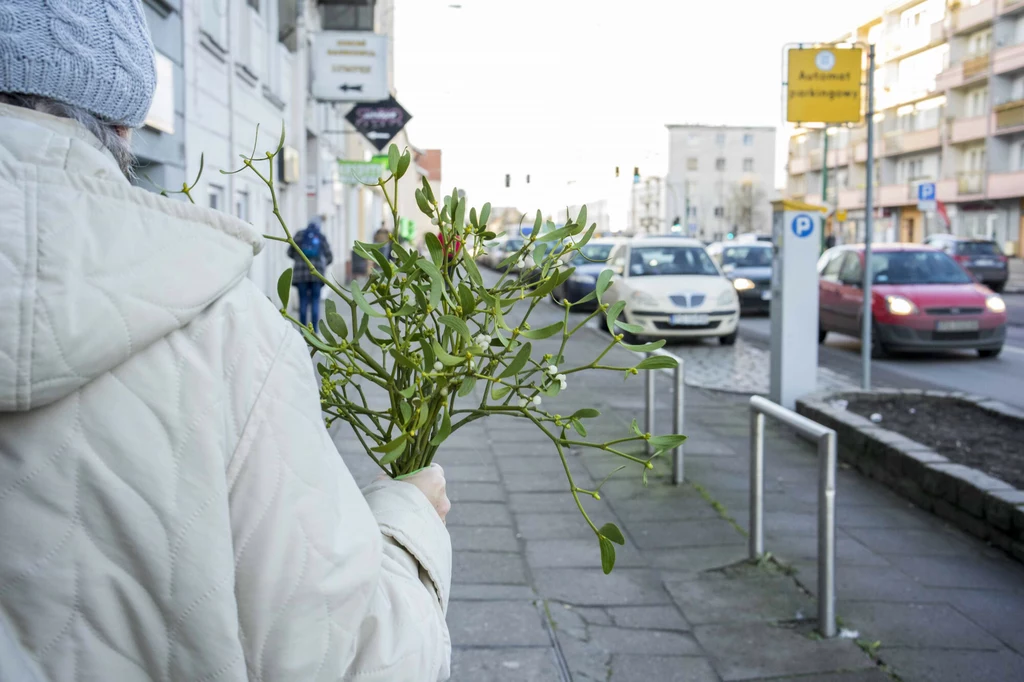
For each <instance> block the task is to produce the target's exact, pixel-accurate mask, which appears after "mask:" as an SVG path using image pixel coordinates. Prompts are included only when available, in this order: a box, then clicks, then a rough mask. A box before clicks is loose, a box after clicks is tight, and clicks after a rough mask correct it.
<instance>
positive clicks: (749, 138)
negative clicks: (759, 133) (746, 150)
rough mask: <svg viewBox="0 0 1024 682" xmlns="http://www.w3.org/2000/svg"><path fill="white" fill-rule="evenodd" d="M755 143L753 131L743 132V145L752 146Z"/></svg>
mask: <svg viewBox="0 0 1024 682" xmlns="http://www.w3.org/2000/svg"><path fill="white" fill-rule="evenodd" d="M753 144H754V135H753V133H744V134H743V146H744V147H750V146H752V145H753Z"/></svg>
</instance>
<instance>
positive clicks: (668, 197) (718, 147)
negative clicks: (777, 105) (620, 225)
mask: <svg viewBox="0 0 1024 682" xmlns="http://www.w3.org/2000/svg"><path fill="white" fill-rule="evenodd" d="M667 127H668V133H669V169H668V175H667V176H666V178H665V183H664V184H665V187H664V190H663V201H662V206H663V207H664V208H663V212H662V215H664V220H665V225H666V230H674V231H679V232H683V233H684V234H686V235H688V236H693V237H697V238H699V239H704V240H711V241H714V240H720V239H726V238H728V235H729V234H733V235H737V234H741V233H745V232H769V231H771V206H770V204H769V200H770V199H771V198H772V194H773V191H774V175H775V128H771V127H752V126H750V127H734V126H706V125H669V126H667ZM677 226H678V227H677Z"/></svg>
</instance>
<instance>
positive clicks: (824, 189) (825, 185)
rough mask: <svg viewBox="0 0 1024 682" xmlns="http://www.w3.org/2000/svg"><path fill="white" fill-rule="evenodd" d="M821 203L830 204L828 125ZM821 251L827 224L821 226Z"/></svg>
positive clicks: (822, 165)
mask: <svg viewBox="0 0 1024 682" xmlns="http://www.w3.org/2000/svg"><path fill="white" fill-rule="evenodd" d="M821 205H822V206H828V126H825V144H824V149H823V150H822V153H821ZM819 246H820V248H821V253H824V252H825V226H824V225H822V226H821V244H820V245H819Z"/></svg>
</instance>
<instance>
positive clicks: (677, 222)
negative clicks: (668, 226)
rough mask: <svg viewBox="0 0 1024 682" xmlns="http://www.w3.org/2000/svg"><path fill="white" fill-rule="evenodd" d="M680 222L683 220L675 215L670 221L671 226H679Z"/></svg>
mask: <svg viewBox="0 0 1024 682" xmlns="http://www.w3.org/2000/svg"><path fill="white" fill-rule="evenodd" d="M682 223H683V221H682V220H681V219H680V218H679V216H676V219H675V220H673V221H672V227H679V226H680V225H682Z"/></svg>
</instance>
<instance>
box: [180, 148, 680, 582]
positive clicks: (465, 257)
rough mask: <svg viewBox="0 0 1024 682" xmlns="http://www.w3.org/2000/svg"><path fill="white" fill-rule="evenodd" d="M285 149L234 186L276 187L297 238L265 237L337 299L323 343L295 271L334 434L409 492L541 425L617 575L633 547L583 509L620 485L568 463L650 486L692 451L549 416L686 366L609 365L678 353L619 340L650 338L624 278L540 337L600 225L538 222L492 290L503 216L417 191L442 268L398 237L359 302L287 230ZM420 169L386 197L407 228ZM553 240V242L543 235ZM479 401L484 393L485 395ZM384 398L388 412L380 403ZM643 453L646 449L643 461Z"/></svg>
mask: <svg viewBox="0 0 1024 682" xmlns="http://www.w3.org/2000/svg"><path fill="white" fill-rule="evenodd" d="M257 132H258V131H257ZM283 146H284V131H283V130H282V133H281V140H280V143H279V144H278V147H277V150H275V151H273V152H267V153H265V154H264V155H263V156H262V157H256V156H255V148H254V151H253V153H252V154H250V155H249V156H248V157H243V166H242V167H241V168H239V169H237V170H235V171H231V172H234V173H237V172H241V171H245V170H248V171H251V172H252V173H255V174H256V175H257V176H258V177H259V178H260V180H262V181H263V182H264V183H265V184H266V186H267V187H268V189H269V190H270V195H271V198H272V200H273V206H274V215H275V216H276V217H277V219H278V222H279V224H280V226H281V230H282V232H283V236H282V235H265V236H266V238H267V239H270V240H274V241H279V242H285V243H288V244H290V245H292V246H293V247H295V251H296V253H298V254H299V256H300V257H301V258H302V259H303V261H304V266H303V265H300V266H299V267H308V268H309V269H310V271H311V272H312V273H313V274H314V276H315V277H317V278H319V279H320V280H321V281H322V282H323V283H324V285H326V286H327V287H328V288H329V289H330V291H331V292H333V294H334V297H336V299H337V301H335V300H333V298H331V299H329V300H328V301H327V303H326V316H325V320H324V321H325V322H326V324H323V323H321V324H320V329H319V332H315V331H314V330H313V329H312V328H311V327H309V326H302V325H301V324H299V322H298V321H297V320H295V319H294V318H292V317H291V316H290V315H289V313H288V300H289V296H290V293H291V281H292V270H291V269H288V270H286V271H285V272H284V273H283V274H282V275H281V277H280V280H279V281H278V287H277V288H278V295H279V296H280V299H281V314H282V315H284V316H285V317H286V318H288V319H289V320H291V321H292V322H293V323H295V324H296V325H297V326H298V327H299V329H300V330H301V333H302V335H303V336H304V337H305V339H306V342H307V343H308V344H309V346H310V348H311V352H312V354H314V355H316V356H317V359H318V362H317V372H318V373H319V376H320V379H321V383H320V399H321V406H322V409H323V413H324V419H325V420H326V423H327V425H328V426H330V425H331V424H332V423H333V422H335V421H336V420H339V419H340V420H343V421H344V422H346V423H348V424H349V425H350V426H351V428H352V430H353V431H354V433H355V435H356V437H357V438H358V439H359V442H360V443H361V444H362V447H363V449H364V450H365V451H366V454H367V456H369V457H370V458H371V459H373V461H374V462H376V464H377V465H378V466H379V467H380V468H381V469H382V470H384V471H385V472H386V473H387V474H388V475H389V476H392V477H395V478H398V477H401V476H405V475H408V474H410V473H414V472H416V471H418V470H419V469H421V468H423V467H426V466H428V465H429V464H430V463H431V461H432V460H433V459H434V457H435V455H436V454H437V452H438V451H439V450H440V449H441V448H443V446H444V442H445V439H447V438H448V437H449V436H450V435H451V434H453V433H455V432H456V431H458V430H459V429H460V428H462V427H464V426H465V425H467V424H470V423H472V422H474V421H477V420H479V419H484V418H492V419H496V418H504V419H516V420H519V421H521V422H524V423H525V424H529V425H531V426H532V427H533V428H536V429H538V430H539V431H540V432H541V433H543V434H544V435H545V436H546V437H547V438H548V439H550V441H551V448H552V451H553V456H554V455H557V456H558V457H559V458H561V461H562V465H563V468H564V470H565V476H566V490H567V492H568V493H569V494H570V495H572V496H573V498H574V499H575V501H576V505H577V507H578V508H579V510H580V513H581V514H582V515H583V518H584V520H585V521H586V523H587V524H588V525H589V526H590V527H591V529H593V531H594V533H595V535H596V536H597V539H598V542H599V543H600V550H601V564H602V568H603V569H604V572H605V573H608V572H610V571H611V570H612V567H613V566H614V564H615V547H614V545H613V544H612V543H618V544H620V545H621V544H623V543H624V539H623V536H622V533H621V531H620V530H619V529H618V528H617V527H616V526H615V525H614V524H611V523H609V524H605V525H604V526H602V527H600V528H598V527H597V526H596V524H595V523H594V522H593V521H592V520H591V519H590V517H589V516H588V514H587V512H586V511H585V510H584V508H583V504H582V503H581V501H580V496H581V495H588V496H591V497H593V498H595V499H600V497H601V496H600V488H601V485H603V484H604V482H605V481H607V480H608V478H609V477H610V476H611V474H609V476H608V477H606V478H605V480H604V481H602V482H601V483H600V484H599V485H597V486H596V487H595V488H594V489H593V490H588V489H585V488H581V487H580V486H578V485H577V484H576V482H575V481H574V479H573V475H572V473H571V471H570V469H569V465H568V462H567V460H566V451H567V450H568V449H569V448H594V449H597V450H602V451H604V452H607V453H611V454H614V455H617V456H618V457H621V458H622V460H623V461H624V462H626V464H624V465H623V466H622V467H619V468H618V469H616V470H615V471H613V472H612V474H614V473H616V472H617V471H619V470H621V469H622V468H625V466H628V465H635V466H637V467H639V468H640V470H641V471H642V475H643V477H644V482H645V483H646V479H647V471H648V470H649V469H652V468H653V465H652V462H651V460H652V459H653V458H654V457H657V456H658V455H660V454H662V453H664V452H666V451H669V450H671V449H673V448H675V447H676V446H678V445H679V444H680V443H682V442H683V441H684V440H685V436H682V435H662V436H654V435H652V434H650V433H643V432H641V430H640V429H639V427H638V426H637V423H636V421H635V420H634V421H633V423H632V426H631V429H630V431H629V432H628V433H626V434H625V435H624V437H622V438H619V439H617V440H613V441H609V442H603V443H601V442H592V441H588V440H587V429H586V426H585V422H586V420H588V419H594V418H596V417H598V416H599V413H598V411H597V410H594V409H580V410H577V411H576V412H575V413H573V414H571V415H559V414H551V413H549V412H547V411H546V410H545V409H544V408H543V398H544V397H555V396H557V395H558V394H559V393H560V392H561V391H563V390H565V389H566V387H567V385H568V380H569V378H570V377H572V376H573V375H577V374H580V373H583V372H591V371H612V372H623V373H624V374H625V376H626V377H627V378H628V377H629V376H631V375H636V374H637V373H639V372H640V371H655V370H659V369H664V368H671V367H674V366H675V365H676V361H675V360H673V359H672V358H669V357H665V356H652V357H647V358H645V359H642V360H640V361H639V362H638V363H637V364H635V365H633V366H628V367H620V366H612V365H607V364H603V363H602V360H603V359H604V358H605V356H606V355H607V354H608V353H609V352H610V351H611V350H612V349H613V348H615V347H616V346H622V347H623V348H626V349H628V350H632V351H640V352H649V351H652V350H656V349H658V348H660V347H661V346H662V345H664V341H659V342H656V343H649V344H644V345H630V344H626V343H624V342H623V334H622V333H621V331H619V330H624V331H628V332H633V333H638V332H640V331H642V330H641V329H640V328H638V327H635V326H634V325H630V324H627V323H625V322H623V321H619V319H618V317H619V315H620V314H621V312H622V309H623V307H624V305H625V304H624V303H623V302H621V301H620V302H617V303H615V304H614V305H611V306H609V305H608V304H605V303H602V302H601V296H602V295H603V293H604V292H605V290H606V289H607V288H608V285H609V283H610V282H611V278H612V271H611V270H605V271H604V272H602V273H601V275H600V277H598V279H597V284H596V289H595V291H594V292H592V293H591V294H590V295H588V296H587V297H585V298H584V299H583V300H581V301H578V302H576V303H569V302H563V303H562V305H563V306H564V317H563V319H562V320H561V321H559V322H556V323H554V324H551V325H548V326H543V327H540V328H534V327H532V326H531V325H530V323H529V318H530V314H531V313H532V312H533V311H534V309H535V308H536V307H537V305H538V304H539V303H540V302H541V301H544V300H545V299H546V298H547V297H548V295H549V294H550V293H551V291H552V290H553V289H554V288H555V287H556V286H558V285H559V284H561V283H562V282H564V281H565V280H567V279H568V278H569V277H571V276H572V274H573V268H572V267H565V263H567V262H568V260H567V259H568V257H570V256H571V255H572V254H574V253H576V252H577V251H579V250H580V249H582V248H583V247H584V246H585V245H586V244H587V242H588V241H590V239H591V238H592V237H593V235H594V231H595V230H596V228H597V225H596V224H591V225H590V226H589V227H588V226H587V211H586V207H583V208H582V209H580V212H579V214H578V215H577V216H575V218H571V217H570V218H568V219H567V222H566V224H565V225H564V226H562V227H558V228H557V229H555V228H554V226H553V225H550V224H548V225H544V224H543V221H542V217H541V214H540V212H539V211H538V212H537V216H536V218H535V220H534V223H533V231H532V232H531V233H530V235H529V237H528V238H526V239H525V240H524V243H523V247H522V249H520V250H519V251H518V252H516V253H514V254H512V255H510V256H509V257H508V258H506V259H505V261H504V262H503V263H502V264H501V268H500V269H502V270H505V271H506V274H505V275H503V276H502V277H500V279H498V281H497V283H495V284H493V285H488V284H486V283H485V281H484V278H483V277H482V276H481V274H480V271H479V270H478V268H477V266H476V263H475V262H474V260H473V258H474V256H476V255H478V254H479V253H480V252H481V249H482V248H483V244H484V242H487V241H489V240H492V239H495V238H496V237H497V236H499V235H496V234H495V233H493V232H491V231H489V230H488V226H487V222H488V218H489V214H490V205H489V204H484V205H483V206H482V207H481V208H480V210H479V211H478V210H477V209H476V208H470V207H469V206H467V205H466V201H465V199H460V197H459V194H458V192H457V191H455V190H453V191H452V193H451V194H450V195H448V196H445V197H444V198H443V199H442V200H440V201H438V200H437V199H436V198H435V195H434V192H433V189H432V188H431V187H430V184H429V183H428V182H427V180H426V179H425V178H424V180H423V184H422V186H421V187H419V188H417V189H416V190H415V198H416V203H417V205H418V206H419V209H420V210H421V211H422V212H423V213H424V214H425V215H426V216H427V217H429V218H430V221H431V223H432V224H433V225H435V226H436V229H437V233H436V234H427V235H426V245H427V248H428V250H429V257H423V256H421V255H420V254H419V253H418V252H416V251H415V250H410V249H407V248H405V247H404V246H403V245H401V244H400V243H399V241H398V235H397V228H396V232H395V234H393V235H392V239H391V242H390V246H391V252H390V257H386V256H385V255H384V253H383V252H382V248H383V246H384V244H367V243H361V242H357V243H356V245H355V250H356V251H357V252H358V253H359V254H360V255H361V256H363V257H364V258H368V259H372V260H373V261H374V262H376V264H377V266H378V267H377V268H374V270H373V273H372V274H371V275H370V277H369V279H368V281H367V282H366V284H365V286H361V285H360V284H359V283H358V282H353V283H352V284H351V285H350V286H349V287H347V288H346V287H343V286H341V285H340V284H338V283H337V282H334V281H332V280H331V279H330V278H329V277H328V276H327V275H326V274H325V273H321V272H318V271H317V269H316V268H315V267H314V265H313V263H311V262H310V261H309V260H308V259H307V258H306V257H305V256H304V255H303V254H302V249H301V248H299V247H298V245H297V244H296V243H295V240H294V235H293V232H292V230H290V229H289V227H288V225H287V224H286V223H285V220H284V219H283V217H282V216H281V213H280V211H279V209H278V203H277V193H276V189H275V182H274V167H275V163H274V161H275V157H276V156H277V155H278V154H280V153H281V149H282V148H283ZM410 163H411V157H410V154H409V152H408V151H405V152H401V153H400V152H399V150H398V147H396V146H395V145H391V147H390V149H389V152H388V172H387V173H386V177H381V178H380V179H379V180H378V182H377V183H376V186H377V187H379V188H380V190H381V192H382V193H383V195H384V199H385V201H386V202H387V204H388V207H389V209H390V211H391V215H392V218H393V223H392V224H393V225H395V226H397V225H398V224H399V215H398V187H399V181H400V180H401V179H402V177H403V176H404V175H405V174H406V171H407V170H408V169H409V166H410ZM201 172H202V171H201V170H200V174H201ZM197 181H198V179H197ZM192 187H194V185H193V186H187V185H186V186H184V187H183V189H182V192H183V193H184V194H185V195H186V196H189V191H190V190H191V189H192ZM189 198H190V199H191V196H189ZM545 227H546V228H548V230H547V231H543V230H542V228H545ZM528 256H532V259H531V258H528ZM516 263H520V264H522V265H523V266H524V267H522V268H521V269H519V270H518V272H517V274H515V275H511V274H509V272H510V270H509V267H508V266H510V265H513V264H516ZM594 298H597V300H598V305H597V307H596V310H595V311H594V312H592V313H591V314H590V315H589V316H587V317H586V318H583V319H578V320H577V319H573V318H571V317H570V312H571V311H572V309H573V307H574V306H578V305H580V304H582V303H587V302H589V301H592V300H593V299H594ZM595 316H600V317H601V318H602V319H603V320H604V322H605V323H606V325H607V327H608V331H609V332H610V333H611V340H610V342H609V344H608V345H607V347H606V348H604V350H603V351H602V352H601V353H599V354H598V355H597V357H595V358H593V359H591V360H590V361H589V362H587V363H584V364H577V363H573V362H570V360H569V358H567V357H566V355H565V350H566V346H567V345H568V343H569V340H570V339H571V338H572V336H573V335H574V334H576V333H577V332H578V331H580V330H581V329H582V328H583V327H584V326H585V325H586V324H587V323H588V322H589V321H590V320H591V319H593V318H594V317H595ZM542 339H553V340H554V341H555V342H557V345H558V350H557V352H554V353H540V352H538V351H536V350H535V349H534V346H533V342H535V341H539V340H542ZM478 387H479V388H480V389H481V390H480V391H475V389H477V388H478ZM474 393H476V394H478V395H479V394H482V398H481V399H479V400H478V399H476V398H474V397H473V396H474ZM368 394H369V395H368ZM381 396H383V397H382V398H381ZM372 397H377V398H379V399H378V400H371V399H370V398H372ZM637 445H639V446H644V447H641V448H637V447H633V446H637ZM630 449H632V450H633V451H634V452H648V451H653V455H651V456H649V457H648V456H644V457H641V456H637V455H636V454H631V453H630V452H628V450H630Z"/></svg>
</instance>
